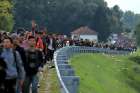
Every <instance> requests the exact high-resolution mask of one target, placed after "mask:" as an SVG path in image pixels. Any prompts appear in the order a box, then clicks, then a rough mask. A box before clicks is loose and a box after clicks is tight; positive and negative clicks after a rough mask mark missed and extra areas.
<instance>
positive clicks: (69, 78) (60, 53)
mask: <svg viewBox="0 0 140 93" xmlns="http://www.w3.org/2000/svg"><path fill="white" fill-rule="evenodd" d="M79 53H106V54H115V55H120V54H121V55H127V54H128V53H129V52H128V51H117V50H110V49H103V48H96V47H78V46H70V47H64V48H61V49H59V50H57V51H56V52H55V53H54V63H55V67H56V71H57V76H58V79H59V84H60V91H61V93H78V87H79V83H80V78H79V77H78V76H75V71H74V69H73V68H72V67H71V65H70V64H69V59H70V58H71V57H72V56H73V55H76V54H79Z"/></svg>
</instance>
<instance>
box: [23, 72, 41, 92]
mask: <svg viewBox="0 0 140 93" xmlns="http://www.w3.org/2000/svg"><path fill="white" fill-rule="evenodd" d="M31 85H32V93H38V86H37V85H38V76H37V75H33V76H26V78H25V81H24V85H23V93H30V86H31Z"/></svg>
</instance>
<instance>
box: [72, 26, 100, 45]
mask: <svg viewBox="0 0 140 93" xmlns="http://www.w3.org/2000/svg"><path fill="white" fill-rule="evenodd" d="M71 38H72V39H73V40H80V39H83V40H85V39H88V40H90V41H96V42H97V41H98V34H97V32H96V31H94V30H92V29H90V28H89V27H87V26H85V27H80V28H79V29H76V30H74V31H73V32H71Z"/></svg>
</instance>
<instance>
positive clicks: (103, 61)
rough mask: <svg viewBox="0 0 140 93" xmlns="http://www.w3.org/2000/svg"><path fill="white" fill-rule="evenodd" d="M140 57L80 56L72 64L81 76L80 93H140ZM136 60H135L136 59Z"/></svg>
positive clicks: (75, 57) (73, 59)
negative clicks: (137, 58)
mask: <svg viewBox="0 0 140 93" xmlns="http://www.w3.org/2000/svg"><path fill="white" fill-rule="evenodd" d="M136 55H137V56H138V57H139V55H140V53H135V54H133V55H128V56H111V55H105V54H80V55H76V56H74V57H73V58H72V59H71V64H72V66H73V68H74V69H75V71H76V75H78V76H80V87H79V93H140V65H139V63H138V62H134V61H135V60H132V59H133V57H135V56H136ZM134 59H135V58H134Z"/></svg>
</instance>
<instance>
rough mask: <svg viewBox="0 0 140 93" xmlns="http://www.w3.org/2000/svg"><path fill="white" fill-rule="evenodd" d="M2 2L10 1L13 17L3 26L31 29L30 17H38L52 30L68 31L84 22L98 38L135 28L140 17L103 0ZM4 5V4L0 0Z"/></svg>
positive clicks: (66, 32)
mask: <svg viewBox="0 0 140 93" xmlns="http://www.w3.org/2000/svg"><path fill="white" fill-rule="evenodd" d="M0 2H7V3H8V4H9V5H10V6H9V5H7V7H9V9H10V11H8V12H7V13H8V14H9V15H10V18H9V17H8V18H9V19H8V22H10V24H9V25H8V27H5V26H1V23H0V28H1V29H4V30H8V31H10V30H11V28H12V27H13V30H15V29H18V28H19V27H21V28H29V29H30V28H31V20H35V21H36V23H37V24H38V25H39V27H40V28H44V27H47V30H48V31H50V32H53V33H60V34H67V35H68V34H70V32H71V31H73V30H75V29H77V28H79V27H81V26H88V27H90V28H91V29H94V30H95V31H97V33H98V36H99V41H106V40H107V38H108V36H109V35H110V34H111V33H118V32H123V31H127V32H129V31H131V30H134V28H135V26H136V25H137V24H138V19H140V16H139V15H136V14H134V13H133V12H129V11H128V12H125V13H124V12H123V11H122V10H121V9H120V8H119V6H117V5H116V6H114V7H112V8H109V7H108V6H107V3H106V2H105V1H104V0H12V2H11V1H10V0H3V1H0ZM1 5H3V4H1V3H0V6H1ZM4 7H6V6H4ZM11 9H12V13H11ZM2 10H3V9H2ZM0 15H1V14H0ZM13 16H14V18H13ZM2 19H3V18H2ZM13 20H14V21H13ZM132 20H133V23H132ZM136 21H137V22H136ZM1 22H2V21H1ZM2 27H4V28H2ZM5 28H6V29H5ZM7 28H8V29H7ZM9 28H10V29H9Z"/></svg>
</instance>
